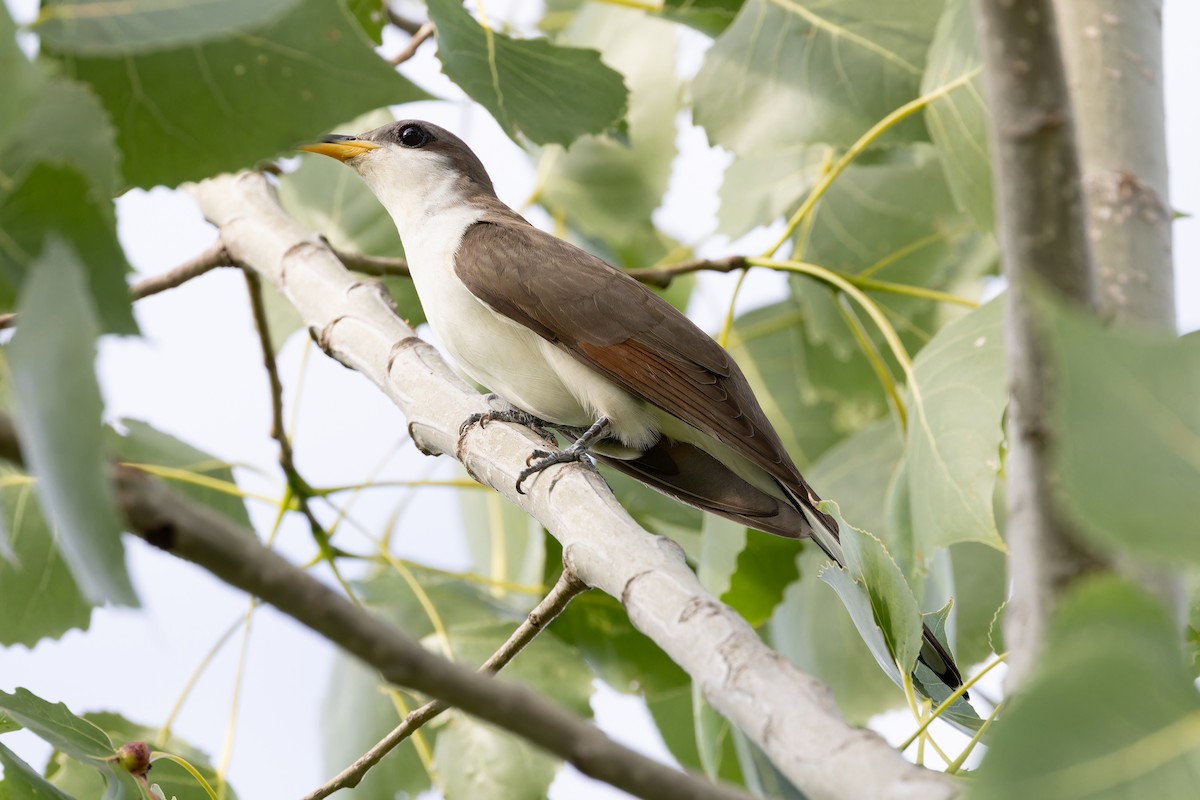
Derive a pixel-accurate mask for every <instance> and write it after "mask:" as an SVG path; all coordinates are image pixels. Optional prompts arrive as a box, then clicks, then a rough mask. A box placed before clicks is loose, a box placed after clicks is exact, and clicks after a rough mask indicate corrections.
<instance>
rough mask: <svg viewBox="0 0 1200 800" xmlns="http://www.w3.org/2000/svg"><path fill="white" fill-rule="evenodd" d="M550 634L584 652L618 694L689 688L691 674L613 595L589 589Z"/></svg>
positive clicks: (556, 623) (555, 622) (653, 692)
mask: <svg viewBox="0 0 1200 800" xmlns="http://www.w3.org/2000/svg"><path fill="white" fill-rule="evenodd" d="M550 633H552V634H553V635H554V636H555V637H557V638H559V639H561V640H562V641H564V642H566V643H567V644H569V645H570V646H571V647H573V648H575V649H576V650H578V651H579V653H580V654H581V655H582V656H583V658H584V659H585V660H586V661H587V663H588V666H589V667H590V668H591V670H592V671H593V672H595V673H596V676H597V677H599V678H600V679H601V680H602V681H604V682H605V683H607V684H608V685H609V686H611V687H613V688H614V689H616V690H617V691H618V692H637V691H641V692H643V693H644V694H645V696H646V699H647V701H649V700H650V697H651V696H652V695H660V694H663V693H665V692H669V691H671V690H673V689H677V688H679V687H681V686H686V685H687V683H688V676H687V673H685V672H684V671H683V670H682V669H680V668H679V666H678V665H676V664H675V662H674V661H672V660H671V659H670V658H669V657H668V656H667V655H666V654H665V653H663V651H662V650H661V649H659V647H658V645H656V644H655V643H654V642H653V641H651V640H650V639H649V638H648V637H647V636H646V635H645V634H643V633H642V632H641V631H639V630H637V629H636V628H634V627H633V625H632V624H631V623H630V622H629V616H628V615H627V614H626V613H625V609H624V608H623V607H622V606H621V604H620V603H618V602H617V601H616V600H614V599H613V598H611V597H609V596H608V595H605V594H601V593H599V592H588V593H587V594H584V595H581V596H580V597H577V598H576V599H574V600H572V601H571V604H570V605H569V606H567V608H566V610H565V611H563V612H562V614H560V615H559V616H558V618H556V619H555V620H554V622H553V623H551V625H550Z"/></svg>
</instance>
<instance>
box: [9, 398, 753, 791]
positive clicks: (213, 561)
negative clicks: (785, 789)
mask: <svg viewBox="0 0 1200 800" xmlns="http://www.w3.org/2000/svg"><path fill="white" fill-rule="evenodd" d="M0 458H4V459H6V460H8V461H12V462H13V463H17V464H20V463H22V457H21V448H20V443H19V441H18V439H17V436H16V430H15V428H14V427H13V424H12V420H11V418H9V417H8V416H7V415H5V414H0ZM109 473H110V476H111V477H112V480H113V483H114V486H115V488H116V496H117V500H118V502H119V504H120V506H121V509H122V511H123V512H124V513H125V517H126V519H127V521H128V523H129V525H130V528H131V531H132V532H133V533H135V534H137V535H138V536H139V537H141V538H142V539H144V540H145V541H146V542H148V543H149V544H152V545H154V546H155V547H157V548H159V549H161V550H164V551H166V552H168V553H171V554H172V555H174V556H177V557H178V558H182V559H184V560H186V561H191V562H192V563H194V564H197V565H199V566H201V567H203V568H204V569H206V570H208V571H209V572H211V573H212V574H213V575H216V576H217V577H218V578H220V579H221V580H223V581H225V582H226V583H228V584H230V585H231V586H236V587H238V588H239V589H242V590H243V591H245V592H247V593H249V594H251V595H253V596H255V597H258V598H261V599H262V600H263V601H265V602H267V603H270V604H271V605H273V606H275V607H276V608H278V609H279V610H280V611H283V612H284V613H285V614H287V615H288V616H290V617H292V618H293V619H295V620H297V621H298V622H300V623H302V624H304V625H306V626H308V627H309V628H311V629H312V630H314V631H316V632H317V633H319V634H321V635H322V636H324V637H325V638H326V639H328V640H329V641H331V642H334V643H336V644H338V645H340V646H341V647H342V648H344V649H345V650H346V651H348V652H350V653H351V654H353V655H355V656H357V657H358V658H360V659H362V660H363V661H365V662H366V663H367V664H370V665H371V666H372V667H374V668H376V669H377V670H379V672H380V673H381V674H382V675H383V677H384V679H386V680H387V681H389V682H391V683H395V684H397V685H400V686H407V687H410V688H412V689H415V690H417V691H419V692H423V693H425V694H428V695H431V696H433V697H437V698H440V699H443V700H446V701H448V702H449V703H450V704H451V705H453V706H456V707H458V708H461V709H462V710H463V711H466V712H467V713H469V714H472V715H474V716H477V717H479V718H480V719H483V720H486V721H488V722H491V723H493V724H495V725H498V726H500V727H502V728H504V729H506V730H510V731H513V732H514V733H517V734H518V735H520V736H523V737H525V738H526V739H529V740H530V741H531V742H533V743H534V744H536V745H538V746H540V747H542V748H543V749H545V750H547V751H548V752H550V753H554V754H555V755H557V756H560V757H561V758H564V759H566V760H567V761H569V762H570V763H571V764H573V765H574V766H575V767H576V768H577V769H579V771H580V772H582V773H584V774H585V775H588V776H590V777H593V778H596V779H598V780H602V781H604V782H605V783H609V784H611V785H613V786H616V787H618V788H620V789H623V790H625V791H627V792H630V793H631V794H634V795H636V796H638V797H643V798H647V800H655V798H679V799H680V800H683V798H705V799H706V800H708V799H709V798H711V800H749V795H746V794H744V793H742V792H740V791H737V790H735V789H733V788H731V787H728V786H719V785H714V784H711V783H709V782H708V781H707V780H705V779H704V778H701V777H699V776H695V775H692V774H689V773H686V772H679V771H677V770H675V769H672V768H670V767H667V766H665V765H662V764H659V763H657V762H655V761H653V760H651V759H649V758H647V757H646V756H643V755H641V754H640V753H636V752H634V751H632V750H630V749H628V748H626V747H624V746H623V745H620V744H617V743H616V742H614V741H612V740H611V739H609V738H608V737H607V736H606V735H604V733H603V732H602V731H600V730H599V729H598V728H596V727H595V726H594V725H590V724H588V723H586V722H584V721H583V720H580V719H578V718H577V717H575V716H574V715H573V714H571V713H570V712H568V711H567V710H565V709H563V708H562V707H561V706H559V705H557V704H555V703H552V702H551V701H549V700H546V699H545V698H544V697H542V696H541V695H539V694H537V693H535V692H533V691H531V690H529V689H527V688H525V687H524V686H521V685H520V684H514V683H509V682H506V681H501V680H498V679H493V678H490V677H487V676H485V675H481V674H479V673H477V672H475V671H474V670H471V669H470V668H468V667H465V666H463V665H461V664H456V663H454V662H453V661H449V660H447V659H445V658H443V657H442V656H439V655H437V654H435V653H432V652H430V651H429V650H426V649H425V648H424V647H422V646H421V645H420V644H419V643H418V642H416V641H414V640H412V639H409V638H408V637H407V636H405V635H404V634H403V633H401V631H400V630H399V629H397V628H395V627H394V626H392V625H391V624H389V623H387V622H385V621H384V620H382V619H380V618H378V617H376V616H374V615H373V614H370V613H368V612H367V611H365V610H363V609H361V608H359V607H358V606H356V605H355V604H354V603H353V602H351V601H350V600H349V599H347V598H346V597H344V596H342V595H340V594H338V593H337V592H335V591H334V590H332V589H330V588H329V587H328V586H326V585H325V584H323V583H321V582H320V581H318V580H317V579H316V578H314V577H312V576H311V575H309V574H307V573H306V572H304V571H303V570H301V569H298V568H297V567H296V566H295V565H293V564H291V563H289V562H288V561H287V560H286V559H284V558H283V557H282V556H280V555H279V554H278V553H276V552H275V551H273V550H270V549H268V548H266V547H264V546H263V545H262V543H260V542H259V541H258V539H257V538H256V537H255V536H254V535H253V534H251V533H250V532H248V531H246V530H243V529H242V528H240V527H239V526H238V525H236V524H235V523H234V522H233V521H232V520H230V519H229V518H228V517H226V516H224V515H222V514H219V513H217V512H216V511H213V510H212V509H210V508H208V507H206V506H203V505H201V504H199V503H194V502H192V501H190V500H188V499H186V498H184V497H182V496H180V495H178V494H176V493H175V492H174V491H172V490H171V489H170V488H168V487H167V486H166V484H164V483H163V482H162V481H160V480H158V479H156V478H154V477H152V476H151V475H149V474H148V473H145V472H142V471H141V470H139V469H137V468H136V467H132V466H127V465H124V464H112V465H110V467H109Z"/></svg>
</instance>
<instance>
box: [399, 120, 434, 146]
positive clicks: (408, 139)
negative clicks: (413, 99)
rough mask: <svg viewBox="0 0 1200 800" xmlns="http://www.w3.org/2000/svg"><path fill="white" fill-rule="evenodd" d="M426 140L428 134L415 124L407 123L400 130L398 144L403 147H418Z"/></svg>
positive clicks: (427, 139)
mask: <svg viewBox="0 0 1200 800" xmlns="http://www.w3.org/2000/svg"><path fill="white" fill-rule="evenodd" d="M428 141H429V134H428V133H426V132H425V129H423V128H419V127H417V126H416V125H407V126H405V128H404V129H403V130H402V131H400V144H402V145H404V146H405V147H420V146H421V145H423V144H425V143H426V142H428Z"/></svg>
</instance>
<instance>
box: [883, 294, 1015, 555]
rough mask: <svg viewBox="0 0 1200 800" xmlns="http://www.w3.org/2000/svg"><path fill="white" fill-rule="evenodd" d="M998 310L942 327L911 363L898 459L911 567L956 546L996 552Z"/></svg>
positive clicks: (1001, 395) (1001, 376) (989, 308)
mask: <svg viewBox="0 0 1200 800" xmlns="http://www.w3.org/2000/svg"><path fill="white" fill-rule="evenodd" d="M1001 307H1002V304H1001V303H999V302H995V301H993V302H991V303H988V304H987V305H985V306H982V307H981V308H979V309H977V310H975V311H973V312H972V313H971V314H969V315H967V316H966V317H964V318H963V319H961V320H959V321H957V322H955V323H952V324H950V325H947V326H946V327H945V328H944V329H943V330H941V331H940V332H939V333H938V335H937V336H935V337H934V339H933V341H931V342H930V343H929V344H928V345H927V346H926V347H925V349H923V350H922V351H921V352H920V353H919V354H918V355H917V358H916V359H915V360H914V362H913V380H912V385H911V386H910V387H909V399H908V433H907V437H906V443H905V453H904V458H905V470H906V475H907V478H908V481H907V490H908V497H907V498H906V500H907V503H908V512H909V516H908V518H909V519H910V520H911V526H912V537H913V545H912V547H913V550H912V563H918V564H919V563H922V562H924V561H926V560H927V559H928V558H929V557H930V556H931V555H932V553H933V551H934V550H935V549H937V548H939V547H948V546H950V545H952V544H954V543H956V542H967V541H975V542H982V543H984V544H988V545H991V546H993V547H998V548H1003V546H1004V545H1003V543H1002V541H1001V539H1000V532H999V531H998V530H997V527H996V518H995V514H994V513H993V505H992V495H993V493H994V492H995V488H996V478H997V475H998V473H999V471H1000V466H1001V465H1000V443H1001V441H1002V439H1003V434H1004V432H1003V429H1002V427H1001V418H1002V416H1003V413H1004V407H1005V404H1006V403H1007V402H1008V392H1007V386H1008V384H1007V378H1006V376H1005V369H1004V347H1003V342H1002V341H1001Z"/></svg>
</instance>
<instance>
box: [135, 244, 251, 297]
mask: <svg viewBox="0 0 1200 800" xmlns="http://www.w3.org/2000/svg"><path fill="white" fill-rule="evenodd" d="M236 266H237V264H235V263H234V261H233V258H232V257H231V256H230V255H229V251H228V250H226V249H225V245H224V243H222V242H221V240H220V239H218V240H217V241H215V242H213V244H212V246H211V247H209V248H208V249H207V250H205V251H204V252H203V253H201V254H200V255H198V256H196V257H195V258H193V259H192V260H190V261H185V262H184V263H182V264H180V265H179V266H178V267H175V269H172V270H169V271H167V272H164V273H162V274H161V275H154V276H152V277H149V278H146V279H145V280H141V281H138V282H137V283H135V284H133V286H130V287H129V294H130V296H131V297H133V299H134V300H141V299H142V298H143V297H149V296H150V295H152V294H158V293H159V292H165V291H166V290H168V289H174V288H176V287H177V286H182V285H183V284H185V283H187V282H188V281H190V280H191V279H192V278H198V277H200V276H201V275H203V274H204V273H206V272H211V271H212V270H214V269H216V268H217V267H236Z"/></svg>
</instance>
